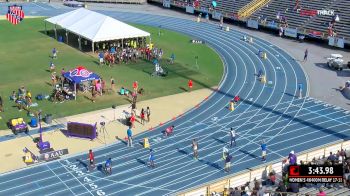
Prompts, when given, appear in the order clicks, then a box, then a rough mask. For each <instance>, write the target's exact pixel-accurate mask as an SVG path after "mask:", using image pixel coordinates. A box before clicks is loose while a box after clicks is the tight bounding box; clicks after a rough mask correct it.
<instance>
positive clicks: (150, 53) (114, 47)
mask: <svg viewBox="0 0 350 196" xmlns="http://www.w3.org/2000/svg"><path fill="white" fill-rule="evenodd" d="M143 43H145V41H143ZM163 55H164V52H163V50H162V49H161V48H158V47H156V46H154V44H153V43H150V44H146V45H145V44H142V42H137V41H136V40H129V41H126V42H125V43H124V46H122V45H121V44H120V43H114V44H109V45H108V46H105V47H103V49H102V50H100V51H99V53H98V58H99V63H100V65H103V64H106V65H108V66H112V65H113V64H121V63H125V64H128V63H130V62H136V61H137V60H138V59H144V60H148V61H153V60H154V59H161V58H162V57H163Z"/></svg>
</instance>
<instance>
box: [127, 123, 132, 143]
mask: <svg viewBox="0 0 350 196" xmlns="http://www.w3.org/2000/svg"><path fill="white" fill-rule="evenodd" d="M126 134H127V135H128V147H133V145H132V131H131V127H129V129H128V130H127V131H126Z"/></svg>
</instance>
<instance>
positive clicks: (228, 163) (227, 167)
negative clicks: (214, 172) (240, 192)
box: [224, 153, 232, 172]
mask: <svg viewBox="0 0 350 196" xmlns="http://www.w3.org/2000/svg"><path fill="white" fill-rule="evenodd" d="M231 159H232V156H231V155H230V154H229V153H227V156H226V158H225V168H224V170H225V172H230V171H231Z"/></svg>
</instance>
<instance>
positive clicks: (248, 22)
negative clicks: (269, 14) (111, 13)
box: [247, 19, 259, 29]
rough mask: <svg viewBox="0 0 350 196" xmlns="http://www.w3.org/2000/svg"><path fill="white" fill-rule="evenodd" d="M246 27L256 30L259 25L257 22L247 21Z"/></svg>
mask: <svg viewBox="0 0 350 196" xmlns="http://www.w3.org/2000/svg"><path fill="white" fill-rule="evenodd" d="M247 27H250V28H253V29H258V28H259V23H258V21H257V20H252V19H249V20H248V21H247Z"/></svg>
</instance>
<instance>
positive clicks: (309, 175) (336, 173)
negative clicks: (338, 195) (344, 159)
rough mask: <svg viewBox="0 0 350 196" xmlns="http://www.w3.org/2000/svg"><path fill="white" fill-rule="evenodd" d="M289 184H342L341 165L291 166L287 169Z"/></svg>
mask: <svg viewBox="0 0 350 196" xmlns="http://www.w3.org/2000/svg"><path fill="white" fill-rule="evenodd" d="M288 181H289V182H290V183H293V182H294V183H306V182H309V183H342V182H343V167H342V165H331V166H326V165H291V166H289V169H288Z"/></svg>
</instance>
